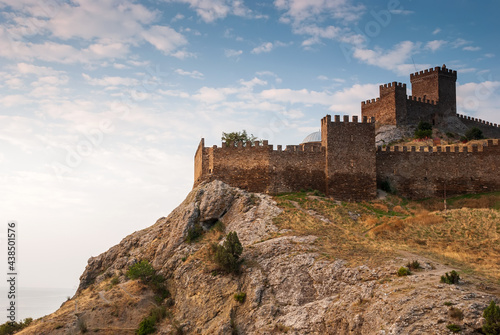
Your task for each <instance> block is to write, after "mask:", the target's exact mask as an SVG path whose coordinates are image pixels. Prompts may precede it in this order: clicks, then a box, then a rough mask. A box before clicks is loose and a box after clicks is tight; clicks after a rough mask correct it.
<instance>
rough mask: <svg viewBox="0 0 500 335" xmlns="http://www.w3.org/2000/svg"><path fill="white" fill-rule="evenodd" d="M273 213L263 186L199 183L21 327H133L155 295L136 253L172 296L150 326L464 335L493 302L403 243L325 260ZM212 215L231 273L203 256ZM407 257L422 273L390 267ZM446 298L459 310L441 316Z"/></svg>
mask: <svg viewBox="0 0 500 335" xmlns="http://www.w3.org/2000/svg"><path fill="white" fill-rule="evenodd" d="M281 212H282V209H280V208H279V207H278V206H277V204H276V202H275V201H274V200H273V199H272V198H270V197H268V196H266V195H262V194H250V193H247V192H245V191H242V190H240V189H236V188H232V187H230V186H227V185H226V184H224V183H222V182H219V181H213V182H211V183H208V184H203V185H201V186H199V187H197V188H196V189H194V190H193V191H192V192H191V193H190V194H189V195H188V197H187V198H186V200H185V201H184V202H183V203H182V204H181V205H180V206H179V207H178V208H176V209H175V210H174V211H173V212H172V213H171V214H170V215H169V216H168V217H167V218H161V219H159V220H158V221H157V222H156V223H155V224H154V225H153V226H151V227H149V228H147V229H144V230H142V231H138V232H135V233H133V234H131V235H129V236H127V237H126V238H124V239H123V240H122V242H121V243H120V244H118V245H116V246H114V247H112V248H111V249H109V250H108V251H107V252H105V253H103V254H101V255H99V256H97V257H93V258H91V259H89V261H88V265H87V267H86V269H85V271H84V273H83V274H82V276H81V277H80V280H81V283H80V287H79V289H78V291H77V293H76V295H75V297H73V298H72V299H71V300H69V301H67V302H65V303H64V304H63V305H62V306H61V308H60V309H59V310H58V311H56V312H55V313H53V314H51V315H49V316H46V317H44V318H42V319H39V320H36V321H35V322H34V323H33V325H32V326H30V327H29V328H27V329H25V330H24V331H22V332H21V334H77V333H79V332H80V331H82V328H86V329H87V330H88V331H89V332H96V333H98V334H134V333H135V329H137V327H138V325H139V323H140V322H141V320H142V319H143V318H144V317H146V316H147V315H148V314H149V313H150V311H151V309H152V308H154V307H155V306H156V305H157V304H158V303H157V302H155V300H154V299H153V292H152V291H151V290H150V289H149V288H148V287H146V286H145V285H143V284H142V283H141V282H140V281H138V280H128V279H127V278H126V276H125V273H126V271H127V269H128V267H129V266H131V265H132V264H134V263H136V262H137V261H140V260H142V259H146V260H148V261H149V262H150V263H151V264H152V265H153V267H154V268H155V269H156V270H157V271H158V273H160V274H162V275H163V276H164V277H165V278H167V281H166V286H167V288H168V289H169V291H170V292H171V295H172V299H168V301H169V302H170V304H169V306H168V313H167V314H168V315H167V317H166V318H164V319H163V320H162V321H161V322H160V323H158V324H157V325H156V327H157V329H158V330H157V334H170V333H181V329H182V332H183V333H184V334H235V333H239V334H274V333H287V334H449V333H450V332H449V330H448V329H447V328H446V325H449V324H451V323H454V324H458V325H460V326H461V328H462V333H461V334H472V333H474V331H475V330H476V329H478V328H480V327H481V325H482V322H483V319H482V317H481V316H482V310H483V309H484V308H485V307H486V306H487V304H488V303H489V301H491V300H492V299H493V300H496V301H497V302H498V297H495V296H494V295H493V294H491V293H488V292H487V291H486V292H485V291H484V290H483V291H482V290H481V289H479V288H478V287H477V286H476V285H473V284H471V283H467V282H464V283H462V284H461V285H446V284H440V283H439V277H440V276H441V275H442V274H444V273H445V272H449V271H451V270H452V269H451V268H448V267H447V266H445V265H442V264H439V263H436V262H434V261H430V260H428V259H426V258H425V257H422V256H418V255H414V254H410V253H408V252H406V253H404V252H403V253H401V254H394V256H393V257H390V258H389V259H386V260H384V262H382V263H381V264H380V265H378V266H372V267H369V266H367V265H359V266H352V265H348V263H347V260H345V259H340V258H339V259H331V258H327V257H323V255H322V254H321V252H320V250H319V248H318V246H317V243H316V242H317V239H318V238H321V236H320V235H321V234H320V233H319V232H318V234H317V235H313V234H311V235H295V234H294V233H293V231H290V230H288V229H286V230H285V229H280V228H279V227H278V226H277V225H276V224H275V223H273V219H275V218H276V217H277V216H279V215H280V213H281ZM303 214H304V216H307V215H313V216H317V215H316V214H315V213H313V212H312V211H304V213H303ZM319 219H321V218H319ZM217 221H221V222H222V223H224V226H225V233H227V232H230V231H236V232H237V233H238V236H239V238H240V241H241V243H242V244H243V248H244V249H243V254H242V258H243V259H244V262H243V264H242V268H241V274H240V275H238V276H237V275H232V274H224V273H220V272H218V271H216V270H217V267H216V266H215V265H214V264H213V263H212V262H211V261H210V257H208V250H209V249H210V248H209V242H210V241H217V240H218V236H219V235H218V234H217V233H216V232H215V231H214V229H210V228H211V226H212V225H213V224H214V223H215V222H217ZM198 223H200V224H201V225H202V226H203V227H204V228H205V230H206V231H207V232H206V233H205V235H204V236H203V238H202V239H201V240H199V241H197V242H194V243H191V244H188V243H186V242H184V239H185V236H186V234H187V232H188V229H189V228H190V227H192V226H193V225H194V224H198ZM225 233H224V234H220V235H224V236H225ZM414 259H418V260H419V261H420V263H421V264H422V265H423V267H424V269H423V270H421V271H419V272H416V273H415V274H414V275H412V276H407V277H398V276H396V272H397V270H398V268H399V267H400V266H401V265H404V264H406V263H407V262H408V261H409V260H414ZM237 292H245V293H246V300H245V301H244V302H238V301H236V300H235V298H234V294H235V293H237ZM164 303H165V302H164ZM445 303H446V304H445ZM450 305H452V306H453V307H454V308H456V309H459V310H460V311H461V312H462V314H463V315H462V316H460V315H454V314H453V313H450Z"/></svg>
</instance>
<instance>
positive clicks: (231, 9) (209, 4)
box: [167, 0, 265, 22]
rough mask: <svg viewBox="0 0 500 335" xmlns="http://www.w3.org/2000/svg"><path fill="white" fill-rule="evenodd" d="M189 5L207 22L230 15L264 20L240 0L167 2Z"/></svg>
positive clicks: (181, 0)
mask: <svg viewBox="0 0 500 335" xmlns="http://www.w3.org/2000/svg"><path fill="white" fill-rule="evenodd" d="M167 1H172V2H174V1H175V2H181V3H186V4H189V7H191V8H192V9H194V10H195V11H196V14H198V16H199V17H201V19H202V20H203V21H205V22H213V21H215V20H218V19H222V18H225V17H226V16H228V15H229V14H232V15H236V16H242V17H249V18H250V17H254V18H263V17H265V16H263V15H258V14H257V15H255V14H254V13H253V12H252V11H251V10H250V9H248V8H247V7H245V5H244V4H243V1H240V0H167Z"/></svg>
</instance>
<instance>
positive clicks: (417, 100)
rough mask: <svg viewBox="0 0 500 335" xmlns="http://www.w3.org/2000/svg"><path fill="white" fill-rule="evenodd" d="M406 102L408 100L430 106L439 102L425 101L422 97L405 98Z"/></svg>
mask: <svg viewBox="0 0 500 335" xmlns="http://www.w3.org/2000/svg"><path fill="white" fill-rule="evenodd" d="M406 100H409V101H415V102H422V103H425V104H431V105H434V106H435V105H436V104H437V103H438V102H439V101H434V100H429V99H425V97H424V98H422V97H415V96H411V95H410V96H406Z"/></svg>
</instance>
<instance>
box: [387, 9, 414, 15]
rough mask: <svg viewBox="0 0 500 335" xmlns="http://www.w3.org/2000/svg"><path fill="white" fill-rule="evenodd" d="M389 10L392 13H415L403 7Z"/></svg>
mask: <svg viewBox="0 0 500 335" xmlns="http://www.w3.org/2000/svg"><path fill="white" fill-rule="evenodd" d="M389 12H390V13H391V14H394V15H410V14H413V13H415V12H414V11H412V10H405V9H391V10H390V11H389Z"/></svg>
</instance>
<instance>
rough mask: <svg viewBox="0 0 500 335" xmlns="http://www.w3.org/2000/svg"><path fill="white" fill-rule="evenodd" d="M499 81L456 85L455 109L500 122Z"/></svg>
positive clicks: (486, 119)
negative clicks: (499, 103)
mask: <svg viewBox="0 0 500 335" xmlns="http://www.w3.org/2000/svg"><path fill="white" fill-rule="evenodd" d="M499 100H500V81H492V80H487V81H483V82H480V83H466V84H463V85H460V84H458V85H457V111H458V112H459V113H461V114H466V115H470V116H474V117H477V118H480V119H482V120H485V121H489V122H493V123H497V124H500V118H499V115H500V106H499V105H498V101H499Z"/></svg>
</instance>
